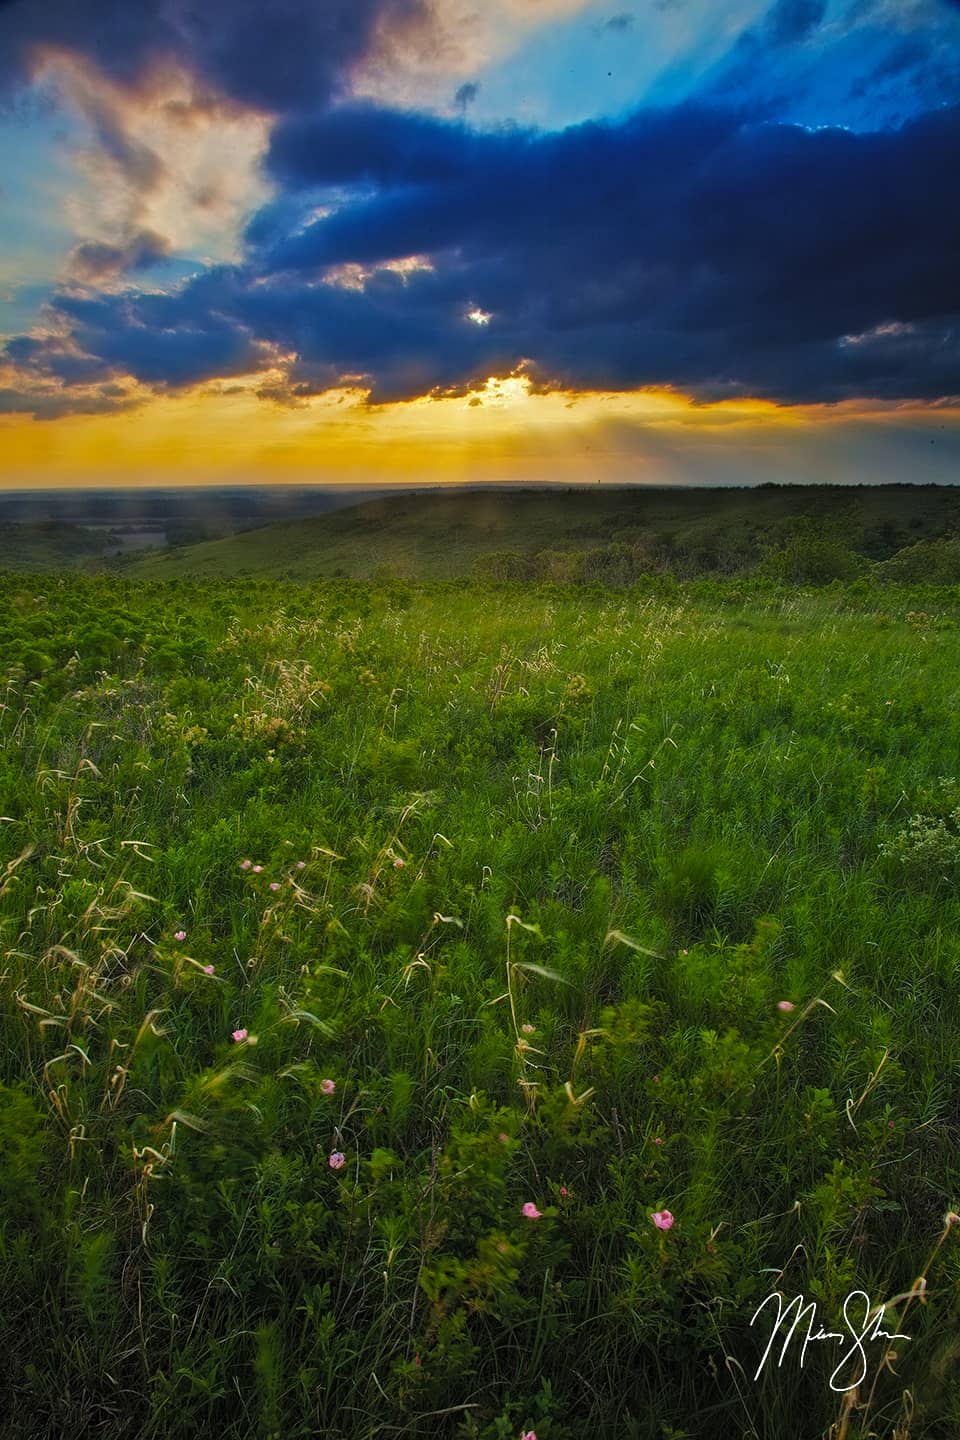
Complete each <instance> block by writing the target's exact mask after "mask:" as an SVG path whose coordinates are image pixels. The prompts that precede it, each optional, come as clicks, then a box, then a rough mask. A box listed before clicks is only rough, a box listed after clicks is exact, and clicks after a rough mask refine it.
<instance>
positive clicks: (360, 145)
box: [8, 106, 960, 402]
mask: <svg viewBox="0 0 960 1440" xmlns="http://www.w3.org/2000/svg"><path fill="white" fill-rule="evenodd" d="M334 137H335V140H336V143H335V144H334V143H333V138H334ZM269 164H270V166H271V169H272V171H273V173H274V174H276V175H282V177H283V180H284V185H285V187H286V200H285V202H284V203H282V204H274V205H273V206H271V207H269V209H268V211H267V213H266V217H265V218H264V217H261V220H260V221H259V222H255V223H254V224H253V225H252V226H251V231H250V233H251V236H253V237H255V238H256V240H257V243H256V244H251V248H250V250H249V253H248V256H247V259H246V260H245V261H244V263H243V264H242V265H239V266H234V267H219V268H217V269H212V270H210V271H208V272H206V273H204V274H203V275H201V276H198V277H197V278H195V279H194V280H191V281H189V282H187V283H186V284H185V285H184V286H183V287H182V288H181V289H180V290H178V291H177V292H175V293H173V294H147V293H141V294H138V293H136V292H134V291H129V292H127V293H125V294H123V295H101V296H93V295H83V294H66V293H65V294H62V295H60V296H58V297H56V301H55V303H56V307H57V309H58V310H59V313H60V317H61V324H62V325H63V326H64V327H65V328H66V329H67V330H69V333H70V336H71V352H72V353H74V354H77V355H83V356H85V357H93V361H95V362H96V363H98V364H99V365H100V366H101V367H103V369H104V370H105V371H107V372H109V373H110V374H113V375H119V374H132V375H134V376H136V377H137V378H138V379H139V380H141V381H142V382H145V383H147V384H152V385H158V386H162V385H166V386H180V385H189V384H192V383H195V382H196V381H197V380H200V379H204V378H209V377H214V376H218V375H224V374H237V373H241V372H243V371H246V370H252V369H255V368H256V367H257V365H258V364H263V363H264V362H265V361H267V360H268V359H270V358H273V359H274V360H276V359H277V358H278V357H291V356H292V357H293V359H292V361H289V362H287V361H285V362H284V363H287V364H288V369H287V378H286V381H285V383H284V384H283V385H282V386H280V387H279V388H277V387H274V388H273V389H272V390H271V392H270V393H271V394H272V395H273V397H274V398H277V399H286V400H288V401H295V400H297V399H300V398H302V397H304V396H306V395H308V394H311V393H316V392H317V391H320V390H324V389H328V388H331V387H333V386H336V385H337V384H342V383H349V384H354V383H357V384H361V385H363V386H365V387H366V388H368V389H369V391H370V393H371V397H372V399H373V400H375V401H386V400H392V399H399V398H408V397H411V396H415V395H423V394H430V393H433V394H445V393H463V391H464V390H465V389H467V388H469V387H470V386H471V385H472V384H474V383H482V382H483V380H484V379H485V378H486V377H487V376H488V375H492V374H499V375H505V374H510V373H516V371H517V370H518V369H519V368H520V367H521V366H522V367H523V368H524V370H525V373H527V374H529V375H530V376H531V377H532V378H533V379H534V380H535V381H536V383H537V384H538V385H540V386H544V387H550V386H562V387H568V388H574V389H584V390H589V389H621V388H632V387H635V386H642V385H665V384H666V385H675V386H677V387H679V388H681V389H683V390H687V391H689V392H691V393H693V394H694V395H697V396H699V397H700V398H702V399H705V400H706V399H712V398H717V397H719V396H724V395H759V396H766V397H768V398H771V399H773V400H778V401H783V402H795V401H836V400H840V399H844V398H855V397H865V396H874V397H878V398H884V399H907V398H917V399H928V400H933V399H938V398H941V397H945V396H956V395H957V394H958V393H960V267H958V266H957V265H956V256H957V254H958V252H960V192H958V188H957V187H956V186H955V185H952V184H949V183H948V177H951V176H953V175H955V174H957V173H960V107H954V108H943V109H940V110H937V111H934V112H933V113H931V114H929V115H927V116H924V117H921V118H918V119H915V120H912V121H910V122H909V123H907V124H906V125H904V126H902V127H901V128H899V129H896V130H883V131H877V132H873V133H867V134H855V133H853V132H849V131H846V130H843V129H822V130H808V129H805V128H803V127H800V126H793V125H777V124H758V123H755V122H753V121H751V120H750V119H749V118H748V117H745V116H744V115H742V114H737V113H734V112H730V111H723V110H717V109H703V108H698V107H695V106H686V107H681V108H680V109H675V110H670V111H661V112H656V113H653V112H641V113H638V114H636V115H633V116H631V117H629V118H628V119H626V120H624V121H623V122H621V123H619V124H612V123H611V124H588V125H582V126H578V127H574V128H572V129H570V130H567V131H564V132H562V133H559V134H543V135H540V134H536V133H534V132H509V133H499V132H498V133H493V134H483V133H481V132H477V131H470V130H468V129H467V128H466V127H465V126H464V125H462V124H459V123H454V122H445V121H441V120H437V119H428V118H425V117H420V118H417V117H410V116H408V115H401V114H395V113H393V112H389V111H374V110H371V109H369V108H361V107H356V106H353V107H345V108H344V109H342V110H340V111H338V112H336V113H334V114H332V115H329V116H322V117H319V118H310V119H307V118H304V119H303V120H301V121H299V122H296V123H294V122H293V121H290V122H288V123H286V124H285V125H284V126H282V127H281V128H280V130H279V132H278V134H277V136H276V137H275V144H274V146H273V147H272V148H271V153H270V158H269ZM323 193H328V194H330V195H332V196H335V202H334V204H335V208H333V209H332V211H331V213H329V214H327V215H326V216H325V217H324V218H322V219H319V220H316V221H315V222H313V223H312V224H308V225H307V226H306V228H303V227H302V220H303V214H304V208H303V207H304V205H305V204H306V200H305V199H304V197H310V203H311V204H312V203H314V201H315V200H316V197H317V195H318V194H323ZM298 194H299V197H300V198H299V199H298ZM285 226H288V227H291V228H285ZM414 254H421V255H427V256H429V257H430V258H431V261H432V266H433V268H432V269H429V270H415V271H413V272H411V273H410V274H408V275H407V276H406V277H404V276H402V275H400V274H397V273H395V272H394V271H392V270H389V269H387V270H384V269H379V270H378V269H376V268H375V267H376V266H378V265H382V264H383V263H385V262H390V261H395V260H397V259H401V258H404V257H407V256H410V255H414ZM346 262H350V263H354V264H360V265H363V266H367V267H374V271H373V273H371V274H369V275H368V277H367V279H366V283H365V287H364V288H363V289H356V288H352V289H351V288H344V287H343V286H342V285H340V284H335V283H328V282H326V281H325V280H324V278H323V276H324V271H325V269H326V268H327V267H330V266H337V265H341V264H343V263H346ZM475 307H476V308H478V309H479V310H482V311H484V312H489V313H490V315H491V316H492V318H491V319H490V322H489V324H485V325H477V324H474V323H471V321H470V320H469V319H468V318H467V316H468V312H469V311H470V310H472V309H474V308H475ZM30 343H31V342H26V341H14V342H12V344H11V346H8V355H9V356H10V358H12V359H15V360H16V361H17V363H19V364H23V365H32V366H34V367H35V368H36V367H46V372H47V373H51V374H58V375H60V376H62V377H63V378H64V379H66V374H65V369H64V367H65V366H66V365H67V363H68V361H67V360H66V359H65V358H64V357H63V356H60V357H59V358H58V356H57V355H55V354H50V353H46V354H41V353H33V354H31V352H30V350H29V345H30ZM86 363H87V364H90V363H91V361H90V360H87V361H86ZM58 367H59V368H58ZM91 373H92V372H91Z"/></svg>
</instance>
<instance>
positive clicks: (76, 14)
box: [0, 0, 429, 114]
mask: <svg viewBox="0 0 960 1440" xmlns="http://www.w3.org/2000/svg"><path fill="white" fill-rule="evenodd" d="M428 15H429V9H428V7H427V5H426V0H314V3H310V4H307V3H304V0H270V3H269V4H266V3H264V0H202V3H197V4H185V3H182V0H42V3H39V0H18V3H13V4H9V5H7V6H6V7H5V8H2V9H0V92H2V91H3V90H4V89H6V90H7V91H9V90H10V89H11V88H12V87H14V86H15V85H17V84H19V83H22V82H23V81H24V80H25V79H27V78H28V77H29V75H30V73H31V70H32V67H33V65H34V63H35V59H36V55H37V53H38V49H39V47H40V46H44V45H46V46H50V45H54V46H58V47H61V48H66V49H69V50H72V51H74V52H75V53H77V54H80V55H83V56H85V57H86V58H88V59H89V60H91V61H93V62H94V63H95V64H97V65H98V66H100V67H101V68H102V69H103V70H104V71H106V73H107V74H108V75H110V76H111V77H112V78H113V79H114V80H116V81H119V82H120V83H122V84H127V85H135V84H137V83H138V82H139V81H140V79H141V78H142V77H143V75H144V72H145V71H146V69H147V67H148V65H149V64H150V63H152V62H155V61H162V60H173V61H176V62H179V63H180V64H181V65H184V66H186V67H187V68H188V69H189V70H190V71H192V72H193V74H194V75H195V76H196V77H197V79H198V80H199V81H201V82H203V83H204V84H206V85H208V86H210V87H212V88H213V89H214V90H215V91H216V92H217V93H218V94H220V95H222V96H225V97H227V98H229V99H230V100H233V101H236V102H237V103H239V104H242V105H247V106H252V107H255V108H258V109H262V110H266V111H270V112H274V113H277V114H279V113H282V112H285V111H287V110H290V109H295V108H297V107H304V106H305V107H309V108H314V107H317V106H320V105H324V104H326V103H327V102H328V101H329V100H330V98H331V96H332V95H334V94H335V93H336V92H337V89H338V87H339V84H340V81H341V79H342V76H343V74H344V72H345V70H346V69H347V68H348V67H349V66H350V65H352V64H353V63H354V62H356V61H357V60H359V59H360V58H362V57H363V56H364V55H365V54H366V53H367V52H368V50H369V48H370V46H371V44H372V43H373V40H374V36H375V31H376V27H377V24H378V22H379V21H380V20H381V19H383V18H384V17H387V18H390V19H392V20H394V21H398V22H403V21H404V20H407V21H411V22H412V21H414V20H417V19H420V20H423V19H424V18H425V17H427V16H428Z"/></svg>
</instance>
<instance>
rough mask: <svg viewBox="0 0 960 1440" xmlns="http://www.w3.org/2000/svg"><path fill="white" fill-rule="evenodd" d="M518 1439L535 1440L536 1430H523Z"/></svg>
mask: <svg viewBox="0 0 960 1440" xmlns="http://www.w3.org/2000/svg"><path fill="white" fill-rule="evenodd" d="M520 1440H537V1432H536V1430H524V1432H523V1434H522V1435H521V1436H520Z"/></svg>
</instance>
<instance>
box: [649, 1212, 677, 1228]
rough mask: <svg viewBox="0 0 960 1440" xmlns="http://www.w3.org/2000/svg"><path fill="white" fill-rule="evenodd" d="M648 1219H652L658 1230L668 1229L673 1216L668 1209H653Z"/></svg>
mask: <svg viewBox="0 0 960 1440" xmlns="http://www.w3.org/2000/svg"><path fill="white" fill-rule="evenodd" d="M650 1219H651V1220H652V1221H653V1223H654V1225H656V1227H657V1229H658V1230H669V1229H670V1226H671V1225H672V1224H673V1216H672V1215H671V1214H670V1211H669V1210H654V1211H653V1212H652V1214H651V1216H650Z"/></svg>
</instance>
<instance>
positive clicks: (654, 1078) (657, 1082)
mask: <svg viewBox="0 0 960 1440" xmlns="http://www.w3.org/2000/svg"><path fill="white" fill-rule="evenodd" d="M653 1083H654V1085H659V1084H660V1076H659V1075H654V1077H653Z"/></svg>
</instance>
